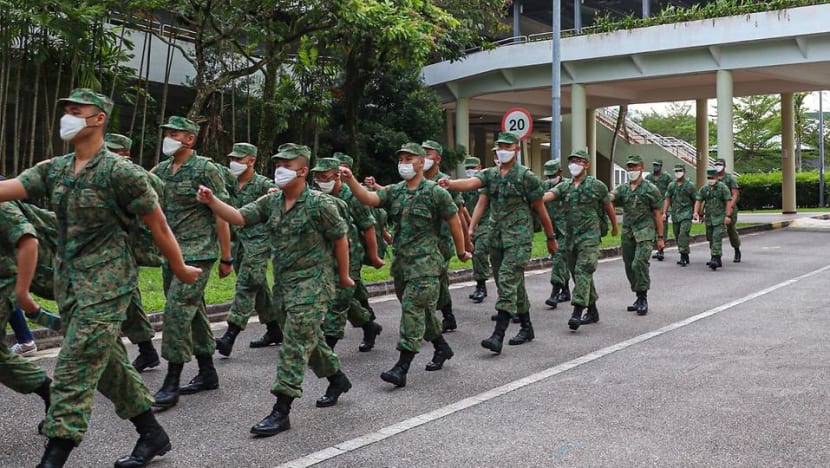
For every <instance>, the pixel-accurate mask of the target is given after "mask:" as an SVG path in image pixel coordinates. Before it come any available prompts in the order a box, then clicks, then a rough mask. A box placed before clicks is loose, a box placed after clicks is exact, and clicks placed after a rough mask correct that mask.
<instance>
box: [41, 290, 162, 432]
mask: <svg viewBox="0 0 830 468" xmlns="http://www.w3.org/2000/svg"><path fill="white" fill-rule="evenodd" d="M130 298H131V295H130V294H126V295H123V296H120V297H117V298H115V299H111V300H108V301H105V302H101V303H98V304H95V305H92V306H88V307H86V308H83V309H81V308H80V306H79V305H78V303H77V302H76V300H75V298H74V294H73V293H72V292H71V291H70V293H69V298H68V300H67V301H66V302H65V303H63V304H61V305H60V310H61V318H62V319H63V324H64V330H65V332H66V333H65V334H64V340H63V344H62V345H61V350H60V353H59V354H58V360H57V363H56V364H55V371H54V375H53V376H52V378H53V379H54V380H53V382H52V388H51V396H52V406H51V407H50V408H49V413H48V414H47V416H46V424H45V425H44V426H43V435H45V436H46V437H49V438H54V437H59V438H62V439H70V440H72V441H74V442H75V443H80V442H81V440H82V439H83V438H84V434H85V433H86V431H87V428H88V427H89V415H90V413H91V412H92V400H93V397H94V396H95V390H96V389H97V390H98V391H100V392H101V394H103V395H104V396H105V397H107V399H109V400H110V401H112V403H113V405H115V413H116V414H117V415H118V417H120V418H121V419H129V418H132V417H135V416H138V415H139V414H141V413H143V412H145V411H147V410H149V409H150V406H151V405H152V403H153V397H152V395H151V394H150V391H149V390H148V389H147V387H146V386H145V385H144V381H142V380H141V376H139V375H138V372H136V371H135V369H133V367H132V366H131V365H130V361H129V360H128V359H127V350H126V349H125V348H124V344H123V343H122V342H121V338H120V333H119V332H120V330H121V322H120V321H102V320H98V319H97V317H98V316H100V315H102V314H103V313H106V314H111V313H112V312H113V311H119V312H120V311H124V310H126V309H127V307H128V306H129V304H130Z"/></svg>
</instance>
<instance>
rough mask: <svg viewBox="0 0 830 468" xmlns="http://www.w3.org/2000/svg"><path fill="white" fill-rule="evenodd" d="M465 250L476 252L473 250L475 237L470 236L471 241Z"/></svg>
mask: <svg viewBox="0 0 830 468" xmlns="http://www.w3.org/2000/svg"><path fill="white" fill-rule="evenodd" d="M464 248H465V249H467V252H472V251H473V250H474V249H473V236H470V240H469V242H467V244H466V245H465V246H464Z"/></svg>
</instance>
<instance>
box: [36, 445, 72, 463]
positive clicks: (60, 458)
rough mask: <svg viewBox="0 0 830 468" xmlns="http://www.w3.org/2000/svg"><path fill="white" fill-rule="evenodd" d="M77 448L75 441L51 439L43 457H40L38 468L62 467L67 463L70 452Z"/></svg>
mask: <svg viewBox="0 0 830 468" xmlns="http://www.w3.org/2000/svg"><path fill="white" fill-rule="evenodd" d="M74 448H75V442H72V441H71V440H69V439H59V438H54V439H49V442H48V443H47V444H46V450H45V451H44V452H43V458H41V459H40V463H38V465H37V468H60V467H62V466H63V465H64V464H66V459H67V458H69V453H70V452H72V449H74Z"/></svg>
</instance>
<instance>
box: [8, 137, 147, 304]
mask: <svg viewBox="0 0 830 468" xmlns="http://www.w3.org/2000/svg"><path fill="white" fill-rule="evenodd" d="M74 166H75V154H74V153H70V154H67V155H65V156H60V157H56V158H53V159H51V160H47V161H43V162H41V163H39V164H38V165H36V166H34V167H32V168H30V169H27V170H26V171H25V172H23V173H22V174H21V175H20V176H19V177H18V179H19V180H20V182H21V183H22V184H23V186H24V187H25V188H26V192H27V196H28V197H30V198H41V197H43V198H48V205H47V208H48V209H50V210H51V211H53V212H54V213H55V216H56V217H57V221H58V229H59V231H60V232H59V240H58V251H57V255H56V257H57V258H56V268H55V272H56V273H55V296H56V298H57V300H58V304H66V303H67V301H68V300H69V299H71V298H75V299H76V300H77V302H78V305H79V306H80V307H81V308H86V307H88V306H92V305H95V304H98V303H101V302H104V301H108V300H110V299H114V298H116V297H119V296H122V295H125V294H130V293H132V292H133V291H134V290H135V288H136V287H137V282H138V268H137V266H136V263H135V259H134V258H133V255H132V253H130V250H129V248H128V246H127V234H126V232H125V230H124V229H125V226H126V225H127V223H128V222H129V220H130V218H131V217H132V216H136V215H138V216H141V215H144V214H148V213H150V212H152V211H153V210H155V209H156V207H157V206H158V197H157V195H156V192H155V191H154V190H153V188H152V186H151V184H150V179H149V178H148V177H147V175H146V173H145V172H144V170H143V169H141V168H140V167H138V166H136V165H135V164H133V163H131V162H130V161H129V160H127V159H125V158H124V157H122V156H118V155H116V154H114V153H111V152H109V151H107V150H106V148H105V147H103V146H102V147H101V149H100V150H98V152H97V153H96V154H95V156H94V157H93V158H92V159H91V160H90V161H89V162H87V164H86V165H85V166H84V167H83V168H82V169H81V170H80V171H79V172H78V173H77V174H75V171H74ZM107 310H109V309H107ZM96 313H97V311H96ZM111 313H113V314H117V315H112V316H109V315H106V316H100V315H99V316H96V317H97V318H98V319H101V320H123V319H124V313H123V312H120V313H119V312H111Z"/></svg>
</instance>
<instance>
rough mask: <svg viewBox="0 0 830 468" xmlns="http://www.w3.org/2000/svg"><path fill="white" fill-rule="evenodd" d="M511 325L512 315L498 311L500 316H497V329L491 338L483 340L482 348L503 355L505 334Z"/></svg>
mask: <svg viewBox="0 0 830 468" xmlns="http://www.w3.org/2000/svg"><path fill="white" fill-rule="evenodd" d="M509 325H510V314H508V313H507V312H505V311H503V310H500V311H498V314H496V327H495V328H494V329H493V334H492V335H491V336H490V338H487V339H486V340H482V341H481V346H482V347H483V348H486V349H489V350H490V351H492V352H494V353H496V354H501V348H502V345H503V344H504V332H506V331H507V327H508V326H509Z"/></svg>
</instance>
